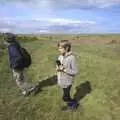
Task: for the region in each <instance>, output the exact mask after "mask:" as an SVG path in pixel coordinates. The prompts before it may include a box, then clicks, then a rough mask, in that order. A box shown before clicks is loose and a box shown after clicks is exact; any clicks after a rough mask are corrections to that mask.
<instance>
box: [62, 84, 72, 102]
mask: <svg viewBox="0 0 120 120" xmlns="http://www.w3.org/2000/svg"><path fill="white" fill-rule="evenodd" d="M71 87H72V85H70V86H68V87H67V88H63V101H64V102H71V101H72V99H71V97H70V90H71Z"/></svg>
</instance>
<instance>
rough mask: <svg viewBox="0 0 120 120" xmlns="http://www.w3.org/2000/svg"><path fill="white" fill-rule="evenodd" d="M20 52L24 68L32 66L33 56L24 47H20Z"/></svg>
mask: <svg viewBox="0 0 120 120" xmlns="http://www.w3.org/2000/svg"><path fill="white" fill-rule="evenodd" d="M20 52H21V55H22V58H23V67H24V68H28V67H29V66H30V65H31V64H32V59H31V55H30V54H29V53H28V51H27V50H26V49H25V48H23V47H20Z"/></svg>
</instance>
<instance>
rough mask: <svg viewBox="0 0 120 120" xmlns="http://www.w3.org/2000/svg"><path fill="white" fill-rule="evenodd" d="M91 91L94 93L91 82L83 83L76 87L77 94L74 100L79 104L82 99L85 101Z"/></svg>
mask: <svg viewBox="0 0 120 120" xmlns="http://www.w3.org/2000/svg"><path fill="white" fill-rule="evenodd" d="M91 91H92V88H91V85H90V82H89V81H86V82H85V83H82V84H80V85H78V86H77V87H76V92H75V94H74V96H73V98H74V99H75V100H76V101H77V102H79V101H80V100H81V99H83V98H84V97H85V96H86V95H87V94H89V93H90V92H91Z"/></svg>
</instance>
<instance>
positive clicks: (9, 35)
mask: <svg viewBox="0 0 120 120" xmlns="http://www.w3.org/2000/svg"><path fill="white" fill-rule="evenodd" d="M5 40H6V42H9V43H11V42H15V40H16V36H15V34H13V33H5Z"/></svg>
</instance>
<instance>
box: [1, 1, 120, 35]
mask: <svg viewBox="0 0 120 120" xmlns="http://www.w3.org/2000/svg"><path fill="white" fill-rule="evenodd" d="M0 32H13V33H20V34H39V33H67V34H83V33H87V34H88V33H90V34H95V33H98V34H99V33H100V34H101V33H120V0H0Z"/></svg>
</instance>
